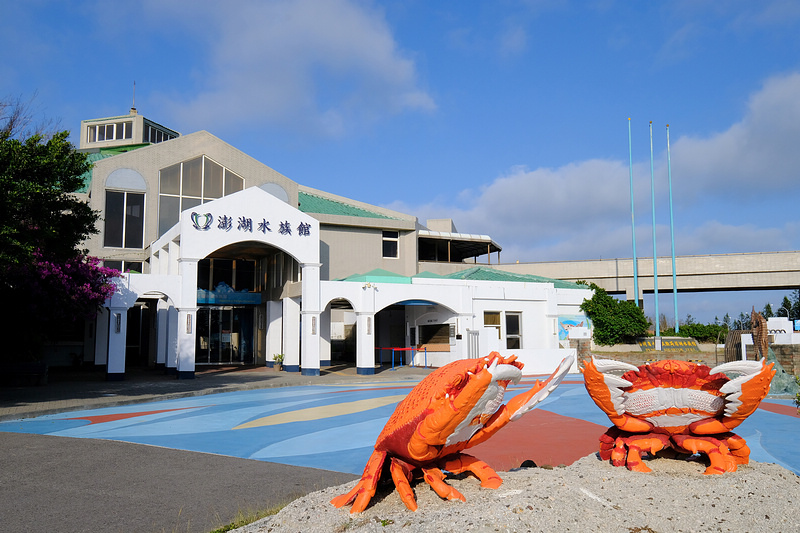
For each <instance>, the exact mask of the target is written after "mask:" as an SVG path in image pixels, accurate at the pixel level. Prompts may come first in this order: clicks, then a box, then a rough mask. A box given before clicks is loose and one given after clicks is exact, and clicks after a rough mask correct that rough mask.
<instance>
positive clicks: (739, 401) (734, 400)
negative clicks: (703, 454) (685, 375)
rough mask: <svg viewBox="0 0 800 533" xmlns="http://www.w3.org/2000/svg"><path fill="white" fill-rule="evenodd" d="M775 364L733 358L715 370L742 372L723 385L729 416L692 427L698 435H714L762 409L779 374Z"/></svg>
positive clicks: (713, 370) (726, 410)
mask: <svg viewBox="0 0 800 533" xmlns="http://www.w3.org/2000/svg"><path fill="white" fill-rule="evenodd" d="M773 366H774V364H773V363H770V364H766V362H765V361H764V359H761V361H732V362H730V363H724V364H721V365H719V366H716V367H714V368H712V369H711V373H712V374H716V373H719V372H723V373H724V372H730V373H737V374H742V375H741V376H739V377H737V378H735V379H732V380H730V381H728V382H727V383H725V384H724V385H723V386H722V387H720V389H719V390H720V392H723V393H725V396H724V398H725V416H724V417H723V418H722V419H721V420H716V419H712V420H707V421H702V422H699V423H697V424H692V425H691V426H689V427H690V428H691V429H692V431H694V432H695V433H698V434H705V435H708V434H713V433H723V432H727V431H730V430H731V429H733V428H735V427H736V426H738V425H739V424H741V423H742V422H743V421H744V420H745V419H746V418H747V417H748V416H750V415H751V414H753V412H754V411H755V410H756V409H757V408H758V405H759V404H760V403H761V400H763V399H764V397H765V396H766V395H767V393H769V385H770V382H771V381H772V377H773V376H774V375H775V370H774V369H773Z"/></svg>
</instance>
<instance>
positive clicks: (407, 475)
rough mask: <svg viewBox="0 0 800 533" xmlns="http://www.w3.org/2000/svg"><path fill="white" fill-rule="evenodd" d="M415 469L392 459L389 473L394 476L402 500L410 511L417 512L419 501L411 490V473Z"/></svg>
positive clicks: (403, 462)
mask: <svg viewBox="0 0 800 533" xmlns="http://www.w3.org/2000/svg"><path fill="white" fill-rule="evenodd" d="M412 470H413V468H412V467H411V466H410V465H409V464H408V463H406V462H405V461H401V460H400V459H396V458H394V457H393V458H392V461H391V463H390V464H389V472H390V473H391V474H392V481H394V486H395V488H396V489H397V492H398V493H399V494H400V500H402V502H403V503H404V504H406V507H408V509H409V510H410V511H416V510H417V499H416V498H415V497H414V491H413V490H411V484H410V481H411V471H412Z"/></svg>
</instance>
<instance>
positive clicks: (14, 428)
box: [0, 367, 800, 532]
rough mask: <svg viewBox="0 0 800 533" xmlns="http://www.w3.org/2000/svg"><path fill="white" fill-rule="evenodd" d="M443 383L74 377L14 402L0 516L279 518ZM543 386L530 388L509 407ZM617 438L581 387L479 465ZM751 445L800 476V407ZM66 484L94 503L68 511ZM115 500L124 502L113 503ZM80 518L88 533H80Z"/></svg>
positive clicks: (585, 448) (555, 397)
mask: <svg viewBox="0 0 800 533" xmlns="http://www.w3.org/2000/svg"><path fill="white" fill-rule="evenodd" d="M429 372H430V370H427V369H421V368H411V367H403V368H398V369H395V370H390V369H383V370H381V371H379V372H378V373H376V374H375V375H374V376H361V375H357V374H356V373H355V369H353V368H352V367H350V368H347V367H334V368H331V369H326V370H324V371H323V375H321V376H319V377H304V376H300V375H298V374H287V373H285V372H278V371H276V370H273V369H266V368H259V369H252V370H238V371H231V370H230V369H218V370H216V371H207V372H203V373H199V374H198V376H197V379H195V380H176V379H174V378H166V377H164V376H163V375H161V374H155V373H152V372H142V373H134V374H131V375H130V379H128V380H126V381H123V382H105V381H103V380H102V378H103V376H102V375H91V374H89V375H85V374H84V375H82V376H81V375H74V374H66V375H54V376H52V377H51V383H50V384H49V385H47V386H44V387H17V388H6V389H0V420H4V421H3V422H0V443H2V445H3V448H4V449H5V450H9V449H13V450H15V453H14V454H11V457H10V458H9V456H7V457H5V458H4V459H3V463H4V464H2V465H0V472H2V474H0V475H2V477H3V481H2V483H0V491H2V492H3V493H7V492H10V491H11V490H12V489H11V487H14V489H13V493H11V494H2V495H0V514H1V515H3V516H4V517H7V516H17V517H24V520H23V521H21V522H20V525H25V524H26V523H28V524H29V525H30V520H32V518H31V515H30V514H28V513H36V509H37V507H36V506H37V505H38V506H40V507H38V509H47V510H49V511H50V510H52V512H53V513H52V514H53V516H54V517H57V520H56V521H55V522H52V523H48V524H41V526H42V527H38V526H37V527H34V528H32V529H33V530H39V529H41V530H48V531H59V530H62V531H64V530H70V531H81V530H86V531H97V530H103V531H115V530H119V531H131V530H136V531H140V530H141V531H161V529H159V527H162V528H163V529H164V530H166V531H171V530H173V529H174V530H184V529H185V530H188V531H201V532H202V531H208V530H210V529H212V528H213V527H216V526H218V525H220V524H224V523H228V522H230V521H231V520H232V519H233V516H234V515H235V513H236V510H237V506H239V507H241V506H242V505H248V506H252V507H253V508H263V507H268V506H269V505H270V504H275V505H277V504H280V503H284V502H285V501H286V500H287V499H292V498H293V497H296V496H297V495H299V494H302V493H305V492H308V491H310V490H316V489H318V488H322V486H329V485H331V484H339V483H342V482H343V481H345V480H347V479H353V478H354V477H355V476H356V475H359V474H360V473H361V471H362V470H363V467H364V464H365V462H366V458H367V457H368V456H369V454H370V453H371V450H372V446H373V445H374V442H375V437H376V435H377V434H378V433H379V432H380V430H381V429H382V427H383V425H384V424H385V422H386V420H387V419H388V417H389V416H390V415H391V413H392V412H393V410H394V407H395V405H396V404H397V402H398V401H399V400H400V399H402V398H403V397H404V396H405V395H406V394H407V393H408V391H409V390H410V389H411V388H413V386H414V385H415V384H416V383H417V382H418V381H419V380H420V379H422V378H423V377H424V376H426V375H427V374H428V373H429ZM532 384H533V379H532V378H527V377H526V378H524V380H523V383H521V384H520V385H519V386H516V387H513V388H511V389H510V390H509V393H508V394H507V398H510V397H512V396H513V395H515V394H518V393H519V392H522V391H523V390H525V389H527V388H529V387H530V386H531V385H532ZM211 393H215V394H211ZM608 425H609V421H608V419H607V418H606V416H605V415H604V414H603V413H602V412H601V411H600V410H599V409H598V408H597V407H596V406H595V405H594V404H593V403H592V401H591V399H590V398H589V397H588V395H587V394H586V391H585V388H584V386H583V381H582V377H581V376H580V375H570V376H568V377H567V378H566V379H565V381H564V382H562V384H561V385H560V386H559V388H558V389H556V391H555V392H554V393H553V394H552V395H551V396H550V397H549V398H548V399H547V400H545V401H544V402H543V403H542V404H540V406H539V407H538V408H537V409H536V410H534V411H532V412H531V413H529V414H527V415H525V416H524V417H523V418H522V419H521V420H519V421H517V422H515V423H513V424H510V425H508V426H507V427H506V428H504V429H503V430H502V431H500V432H499V433H498V434H497V435H495V436H494V437H493V438H492V439H490V440H489V441H488V442H486V443H484V444H482V445H480V446H476V447H475V448H472V449H471V452H470V453H473V454H474V455H477V456H478V457H480V458H482V459H484V460H486V461H487V462H488V463H489V464H491V465H492V466H494V467H495V468H496V469H498V470H501V471H502V470H508V469H511V468H516V467H518V466H519V465H520V464H521V463H522V462H523V461H525V460H532V461H534V462H535V463H536V464H538V465H547V464H550V465H559V464H570V463H571V462H573V461H575V460H576V459H578V458H580V457H583V456H585V455H587V454H589V453H593V452H594V451H596V449H597V438H598V437H599V435H600V434H601V433H602V432H603V431H605V429H606V428H607V427H608ZM737 432H738V433H739V434H740V435H741V436H742V437H744V438H745V439H747V441H748V444H749V446H750V447H751V449H752V455H751V458H752V459H753V460H755V461H765V462H775V463H778V464H780V465H782V466H784V467H785V468H788V469H790V470H792V471H794V472H795V473H798V474H800V459H798V458H797V457H796V456H795V446H794V444H793V443H795V442H797V441H798V439H800V418H798V417H797V414H796V409H795V408H794V406H793V403H792V402H791V401H790V400H773V399H769V400H767V401H765V402H763V403H762V407H761V408H760V409H759V410H758V411H757V412H756V413H755V414H754V415H752V416H751V417H750V418H749V419H748V420H747V421H745V423H744V424H742V425H741V426H740V427H739V428H738V430H737ZM109 441H113V442H109ZM137 444H148V445H151V446H147V447H142V446H137ZM31 450H32V451H31ZM36 450H40V452H39V453H37V452H36ZM198 452H202V453H198ZM43 464H46V465H48V467H47V468H45V469H43V468H42V465H43ZM106 468H110V469H112V472H113V475H104V473H103V472H104V470H105V469H106ZM76 480H82V483H85V485H83V484H80V483H78V481H76ZM62 483H63V484H64V485H63V486H64V487H70V488H76V489H77V491H78V492H81V491H86V493H87V494H88V495H91V496H93V497H87V498H86V499H85V500H80V499H66V500H65V499H64V496H65V495H64V494H62V492H60V491H59V489H58V487H62V485H61V484H62ZM104 484H108V486H107V487H106V488H105V489H103V491H101V494H99V495H98V494H96V493H95V492H93V491H95V490H96V489H97V487H98V486H104ZM221 485H222V486H224V489H222V487H221ZM27 486H29V487H30V488H31V490H30V491H29V492H26V491H25V490H22V488H24V487H27ZM54 487H55V488H54ZM64 490H66V489H64ZM108 493H112V494H119V497H118V498H116V499H114V498H112V499H111V500H108V499H107V497H108ZM109 501H112V502H116V504H109ZM31 502H33V503H31ZM101 502H104V503H103V504H102V505H100V503H101ZM10 505H11V507H9V506H10ZM87 505H88V507H86V506H87ZM92 505H99V508H94V507H92ZM31 506H33V507H31ZM76 506H77V509H78V511H81V506H83V507H84V509H82V510H83V511H84V512H76ZM181 509H185V514H184V511H181ZM211 510H213V513H212V515H213V514H214V513H216V515H217V518H216V520H217V523H214V517H213V516H210V515H209V513H211ZM132 511H133V512H132ZM157 511H158V512H157ZM142 513H144V514H142ZM43 514H44V515H45V516H46V515H47V513H41V512H39V513H38V515H34V516H35V518H40V517H42V515H43ZM72 514H75V516H76V518H77V521H76V522H73V523H70V524H69V527H66V526H65V524H66V522H64V520H65V518H64V517H65V516H71V515H72ZM225 517H230V518H225ZM96 519H107V520H112V522H111V525H109V523H108V522H106V523H102V524H100V523H91V522H92V521H93V520H96ZM187 519H188V520H190V521H191V524H188V525H184V522H183V520H187ZM54 520H55V519H54ZM58 520H60V522H59V521H58ZM175 524H178V526H179V527H176V526H175ZM6 525H7V526H8V524H6ZM82 525H86V526H91V527H87V528H86V529H82V528H80V527H77V526H82ZM115 525H116V526H117V527H114V526H115ZM45 526H47V527H45ZM50 526H53V527H54V528H53V527H50ZM94 526H97V527H94ZM11 529H14V528H11Z"/></svg>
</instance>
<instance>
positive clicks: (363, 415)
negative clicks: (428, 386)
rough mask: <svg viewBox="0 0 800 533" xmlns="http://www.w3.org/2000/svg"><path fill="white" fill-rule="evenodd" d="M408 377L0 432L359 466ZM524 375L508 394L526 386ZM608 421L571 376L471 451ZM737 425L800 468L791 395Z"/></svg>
mask: <svg viewBox="0 0 800 533" xmlns="http://www.w3.org/2000/svg"><path fill="white" fill-rule="evenodd" d="M415 384H416V383H415V382H409V381H402V382H385V381H384V382H380V383H374V384H369V383H360V384H356V385H353V384H348V385H315V386H297V387H283V388H271V389H260V390H250V391H238V392H228V393H221V394H212V395H206V396H196V397H192V398H185V399H174V400H165V401H158V402H150V403H144V404H136V405H126V406H118V407H108V408H101V409H92V410H85V411H74V412H69V413H59V414H55V415H45V416H40V417H36V418H28V419H21V420H13V421H7V422H2V423H0V431H1V432H19V433H35V434H41V435H55V436H64V437H78V438H93V439H109V440H117V441H125V442H132V443H139V444H147V445H152V446H161V447H165V448H172V449H179V450H188V451H195V452H203V453H213V454H220V455H227V456H233V457H239V458H245V459H256V460H262V461H271V462H276V463H282V464H287V465H295V466H307V467H314V468H322V469H326V470H333V471H338V472H346V473H351V474H357V475H358V474H361V472H362V470H363V468H364V465H365V464H366V461H367V458H368V457H369V455H370V453H371V452H372V448H373V446H374V444H375V439H376V438H377V435H378V434H379V433H380V431H381V430H382V429H383V426H384V425H385V424H386V421H387V420H388V419H389V416H390V415H391V414H392V412H393V411H394V408H395V406H396V405H397V403H398V402H399V401H400V400H402V398H404V397H405V395H406V394H407V393H408V392H409V391H410V390H411V388H412V387H413V386H414V385H415ZM532 385H533V378H528V377H526V378H525V380H524V381H523V382H522V383H521V384H520V385H519V386H515V387H512V388H509V390H508V392H507V394H506V401H507V400H508V399H510V398H511V397H513V396H514V395H516V394H519V393H520V392H522V391H524V390H526V389H527V388H530V387H531V386H532ZM609 425H610V422H609V420H608V418H607V417H606V416H605V415H604V414H603V413H602V411H600V409H598V408H597V407H596V406H595V405H594V403H593V402H592V400H591V399H590V398H589V395H588V394H587V393H586V389H585V388H584V386H583V381H582V376H580V375H577V376H574V375H570V376H568V377H567V378H566V380H565V381H564V382H562V384H561V385H560V386H559V387H558V389H556V390H555V391H554V392H553V393H552V394H551V395H550V397H549V398H547V399H546V400H545V401H544V402H542V403H541V404H539V406H538V408H537V409H535V410H534V411H532V412H530V413H528V414H527V415H525V416H523V417H522V419H520V420H518V421H516V422H513V423H511V424H509V425H508V426H506V427H505V428H503V429H502V430H501V431H500V432H498V434H497V435H495V436H494V437H492V438H491V439H490V440H489V441H487V442H486V443H484V444H481V445H479V446H476V447H474V448H471V449H470V451H469V453H470V454H472V455H475V456H477V457H479V458H481V459H483V460H485V461H486V462H488V463H489V464H490V465H492V466H493V467H495V468H496V469H497V470H509V469H511V468H515V467H518V466H520V464H521V463H522V462H523V461H525V460H532V461H534V462H535V463H536V464H537V465H539V466H543V465H553V466H557V465H560V464H565V465H567V464H571V463H572V462H574V461H576V460H577V459H579V458H581V457H583V456H585V455H588V454H590V453H594V452H596V451H597V446H598V440H597V439H598V437H599V436H600V435H601V434H602V433H603V432H604V431H605V430H606V428H607V427H608V426H609ZM736 432H737V433H738V434H739V435H741V436H742V437H744V438H745V439H746V440H747V443H748V445H749V446H750V448H751V450H752V453H751V459H752V460H754V461H760V462H771V463H777V464H779V465H781V466H783V467H784V468H787V469H789V470H792V471H793V472H795V473H796V474H799V475H800V456H798V454H797V452H796V444H795V443H797V442H798V441H800V417H798V416H797V409H796V408H795V407H794V403H793V402H792V401H791V400H779V399H767V400H765V401H764V402H762V405H761V407H760V408H759V409H758V410H757V411H756V412H755V413H754V414H753V415H752V416H750V417H749V418H748V419H747V420H746V421H745V422H744V423H743V424H742V425H740V426H739V427H738V428H737V429H736Z"/></svg>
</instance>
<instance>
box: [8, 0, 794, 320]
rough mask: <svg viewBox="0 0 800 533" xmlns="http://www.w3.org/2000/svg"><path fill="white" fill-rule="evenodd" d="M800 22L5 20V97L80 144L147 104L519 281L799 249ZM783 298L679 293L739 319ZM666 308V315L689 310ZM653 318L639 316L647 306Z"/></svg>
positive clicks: (656, 11) (549, 4) (582, 10)
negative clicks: (507, 269) (470, 245)
mask: <svg viewBox="0 0 800 533" xmlns="http://www.w3.org/2000/svg"><path fill="white" fill-rule="evenodd" d="M799 34H800V3H798V2H795V1H792V0H785V1H784V0H763V1H759V2H752V1H750V0H741V1H739V0H732V1H723V2H719V1H710V0H709V1H705V0H693V1H680V0H677V1H671V2H635V1H614V0H600V1H596V2H591V1H557V0H538V1H537V0H530V1H510V0H497V1H491V2H490V1H484V2H478V1H463V0H459V1H457V0H452V1H437V2H430V1H425V0H406V1H403V0H398V1H391V2H388V1H387V2H377V1H366V0H365V1H357V0H297V1H283V0H276V1H238V0H229V1H227V2H214V1H195V0H191V1H190V0H178V1H168V0H142V1H131V2H108V1H97V2H94V1H82V2H81V1H73V2H60V1H55V0H52V1H44V0H28V1H26V2H3V3H2V4H0V44H2V47H3V49H4V50H6V51H7V52H6V54H5V55H4V59H3V61H2V63H0V96H2V97H18V96H19V97H22V98H24V99H27V98H29V97H30V96H31V95H32V94H34V93H36V95H37V96H36V99H35V104H36V108H37V110H38V111H39V112H40V113H41V114H42V115H46V116H48V117H54V118H57V119H60V123H61V126H62V128H63V129H69V130H72V131H73V132H76V130H77V128H78V126H79V124H80V120H81V119H85V118H94V117H103V116H114V115H119V114H125V113H127V112H128V109H129V108H130V107H131V104H132V98H133V82H134V80H135V81H136V107H137V108H138V110H139V112H140V113H141V114H143V115H145V116H146V117H148V118H151V119H153V120H156V121H158V122H161V123H163V124H165V125H167V126H169V127H171V128H173V129H176V130H178V131H180V132H182V133H191V132H193V131H197V130H199V129H205V130H208V131H209V132H211V133H213V134H215V135H217V136H218V137H220V138H222V139H223V140H225V141H227V142H229V143H231V144H232V145H234V146H236V147H237V148H239V149H241V150H242V151H244V152H245V153H247V154H249V155H251V156H253V157H255V158H257V159H259V160H260V161H262V162H264V163H265V164H267V165H269V166H271V167H272V168H274V169H276V170H277V171H279V172H281V173H283V174H285V175H286V176H288V177H289V178H291V179H293V180H295V181H297V182H299V183H301V184H303V185H308V186H310V187H315V188H319V189H322V190H326V191H330V192H333V193H336V194H340V195H343V196H346V197H350V198H354V199H357V200H360V201H364V202H369V203H372V204H376V205H382V206H386V207H390V208H394V209H398V210H400V211H403V212H407V213H411V214H414V215H416V216H418V217H419V219H420V221H421V222H422V223H424V222H425V220H427V219H428V218H446V217H450V218H453V219H454V221H455V224H456V227H457V229H458V230H459V231H461V232H465V233H484V234H489V235H491V236H492V237H493V238H494V240H495V241H496V242H498V243H499V244H500V245H501V246H502V247H503V252H502V254H501V259H502V261H504V262H515V261H517V260H519V261H520V262H528V261H548V260H577V259H596V258H601V257H602V258H614V257H631V255H632V250H631V248H632V245H631V227H630V220H631V217H630V188H629V174H628V118H629V117H630V118H631V122H630V123H631V129H632V143H633V162H634V192H635V211H636V235H637V253H638V255H639V256H640V257H647V256H650V257H652V210H651V200H650V144H649V142H650V141H649V121H652V122H653V149H654V158H655V161H654V169H655V179H656V183H657V185H656V234H657V249H658V252H659V255H668V254H669V253H670V235H669V204H668V194H667V171H666V124H669V125H670V128H669V129H670V148H671V150H670V154H671V163H672V179H673V195H674V205H675V211H674V220H675V232H676V235H675V245H676V250H677V253H678V254H679V255H688V254H711V253H727V252H757V251H779V250H798V249H800V220H799V219H798V215H797V207H796V206H797V199H798V193H800V180H798V179H797V170H796V169H797V168H798V167H799V166H800V149H798V140H800V39H798V38H797V35H799ZM784 294H785V293H784V292H778V293H771V294H765V293H757V294H751V293H730V294H713V293H709V294H699V295H697V294H695V295H685V296H684V295H681V296H680V297H679V311H678V315H679V316H680V317H681V318H684V317H685V315H686V314H692V315H693V316H694V317H695V318H698V319H700V320H702V321H710V320H713V319H714V317H715V316H719V317H720V318H721V317H722V316H723V315H724V314H725V313H726V312H727V313H730V314H731V315H734V316H735V315H738V313H739V312H741V311H746V310H748V309H749V308H750V306H752V305H755V306H756V307H757V308H760V307H762V306H763V305H764V303H766V302H767V301H770V302H771V303H772V304H773V306H777V305H779V302H780V300H781V298H782V296H783V295H784ZM662 299H663V300H662V301H661V305H660V307H661V311H662V312H663V313H664V314H667V315H668V316H669V318H670V319H672V314H673V311H672V307H671V299H672V296H671V294H670V295H665V296H662ZM650 303H651V302H648V301H647V300H646V302H645V304H646V306H647V305H649V304H650Z"/></svg>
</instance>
